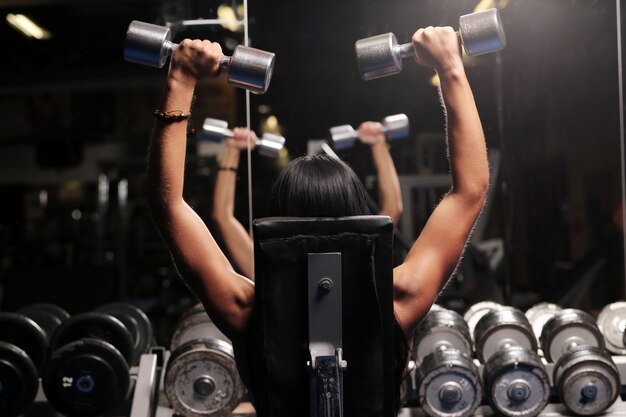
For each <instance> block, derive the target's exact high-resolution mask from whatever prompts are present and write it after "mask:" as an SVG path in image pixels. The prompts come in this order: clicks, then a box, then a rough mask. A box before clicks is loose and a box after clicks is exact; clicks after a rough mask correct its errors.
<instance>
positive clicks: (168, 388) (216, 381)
mask: <svg viewBox="0 0 626 417" xmlns="http://www.w3.org/2000/svg"><path fill="white" fill-rule="evenodd" d="M170 351H171V352H172V355H171V356H170V359H169V361H168V363H167V369H166V372H165V380H164V385H165V395H166V396H167V398H168V399H169V401H170V404H171V406H172V408H173V409H174V410H176V412H177V413H179V414H181V415H183V416H185V417H205V416H219V417H221V416H226V415H230V413H231V412H232V410H234V409H235V407H237V405H239V403H240V401H241V398H242V396H243V394H244V388H243V383H242V382H241V378H240V377H239V371H238V370H237V365H236V362H235V354H234V350H233V346H232V344H231V342H230V340H228V338H227V337H226V336H224V334H223V333H222V332H220V331H219V329H218V328H217V327H216V326H215V324H214V323H213V322H212V321H211V319H210V318H209V316H208V315H207V313H206V312H205V310H204V307H203V306H202V305H201V304H199V305H197V306H195V307H193V308H192V309H190V310H189V311H187V312H186V313H185V314H184V315H183V316H182V318H181V319H180V320H179V322H178V324H177V325H176V330H175V331H174V334H173V335H172V339H171V342H170Z"/></svg>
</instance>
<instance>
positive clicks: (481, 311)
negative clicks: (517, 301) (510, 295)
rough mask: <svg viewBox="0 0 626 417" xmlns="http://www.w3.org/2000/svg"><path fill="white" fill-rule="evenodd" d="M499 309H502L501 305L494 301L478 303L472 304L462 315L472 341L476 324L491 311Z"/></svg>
mask: <svg viewBox="0 0 626 417" xmlns="http://www.w3.org/2000/svg"><path fill="white" fill-rule="evenodd" d="M500 307H502V304H498V303H496V302H494V301H480V302H478V303H476V304H473V305H472V306H471V307H470V308H469V309H468V310H467V311H466V312H465V314H463V319H464V320H465V322H466V323H467V327H469V331H470V335H471V336H472V340H474V329H475V328H476V323H478V322H479V321H480V319H481V318H482V317H483V316H484V315H485V314H487V313H489V312H490V311H491V310H497V309H499V308H500Z"/></svg>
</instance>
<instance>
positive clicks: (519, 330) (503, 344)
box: [474, 307, 537, 363]
mask: <svg viewBox="0 0 626 417" xmlns="http://www.w3.org/2000/svg"><path fill="white" fill-rule="evenodd" d="M474 340H475V342H476V356H477V357H478V359H479V360H480V361H481V362H482V363H486V362H487V361H488V360H489V358H490V357H491V356H492V355H494V354H495V353H496V352H498V351H500V350H504V349H508V348H510V347H512V346H519V347H521V348H524V349H528V350H531V351H536V350H537V340H536V339H535V334H534V333H533V329H532V327H531V326H530V323H528V319H526V316H524V313H522V312H521V311H519V310H518V309H516V308H513V307H501V308H500V309H498V310H492V311H490V312H489V313H487V314H485V315H484V316H483V317H482V318H481V319H480V320H479V321H478V323H477V324H476V329H474Z"/></svg>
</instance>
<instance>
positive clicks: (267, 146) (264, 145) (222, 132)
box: [202, 117, 285, 159]
mask: <svg viewBox="0 0 626 417" xmlns="http://www.w3.org/2000/svg"><path fill="white" fill-rule="evenodd" d="M234 136H235V133H234V132H233V131H232V130H230V129H229V128H228V122H226V121H224V120H219V119H212V118H210V117H207V118H206V119H204V123H203V124H202V139H203V140H209V141H211V142H221V141H222V140H224V139H226V138H232V137H234ZM256 146H257V147H256V149H257V150H258V152H259V154H261V155H263V156H267V157H269V158H274V159H276V158H278V156H279V155H280V151H281V150H282V149H283V147H284V146H285V138H284V137H282V136H279V135H274V134H272V133H263V136H262V137H261V139H257V140H256Z"/></svg>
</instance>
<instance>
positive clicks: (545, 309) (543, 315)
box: [524, 303, 563, 342]
mask: <svg viewBox="0 0 626 417" xmlns="http://www.w3.org/2000/svg"><path fill="white" fill-rule="evenodd" d="M561 310H563V309H562V308H561V307H560V306H558V305H556V304H552V303H539V304H535V305H534V306H532V307H531V308H529V309H528V310H526V313H524V314H525V315H526V318H527V319H528V322H529V323H530V325H531V326H532V327H533V332H534V333H535V337H536V338H537V342H538V341H539V339H540V338H541V330H542V329H543V326H544V325H545V324H546V323H547V322H548V320H550V319H551V318H552V317H554V316H555V315H556V314H557V313H558V312H560V311H561Z"/></svg>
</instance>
